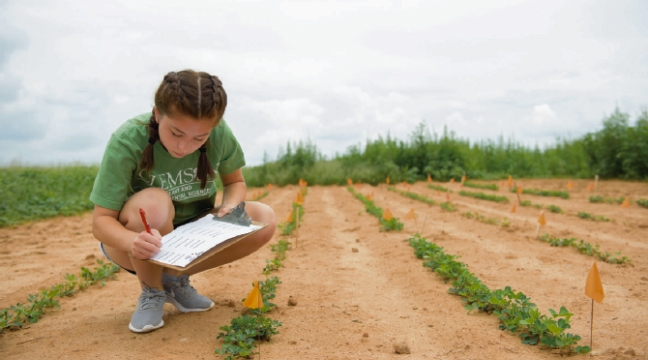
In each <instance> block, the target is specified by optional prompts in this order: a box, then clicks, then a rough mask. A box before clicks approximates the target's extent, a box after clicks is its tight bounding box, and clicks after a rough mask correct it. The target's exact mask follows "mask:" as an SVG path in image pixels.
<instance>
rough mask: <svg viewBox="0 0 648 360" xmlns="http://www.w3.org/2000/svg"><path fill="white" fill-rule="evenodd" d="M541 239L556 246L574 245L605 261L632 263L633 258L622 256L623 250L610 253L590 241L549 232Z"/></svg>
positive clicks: (585, 253)
mask: <svg viewBox="0 0 648 360" xmlns="http://www.w3.org/2000/svg"><path fill="white" fill-rule="evenodd" d="M540 240H541V241H544V242H546V243H549V245H551V246H556V247H568V246H570V247H573V248H575V249H576V250H578V251H579V252H580V253H581V254H584V255H587V256H595V257H597V258H599V259H600V260H602V261H605V262H607V263H610V264H627V265H632V260H630V259H629V258H628V257H627V256H621V252H619V251H617V252H616V253H614V254H610V253H609V252H601V251H599V245H598V244H596V245H592V244H590V243H586V242H585V241H583V240H579V241H578V242H577V240H578V239H576V238H569V239H568V238H557V237H555V236H551V235H549V234H544V235H542V236H541V237H540Z"/></svg>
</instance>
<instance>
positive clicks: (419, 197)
mask: <svg viewBox="0 0 648 360" xmlns="http://www.w3.org/2000/svg"><path fill="white" fill-rule="evenodd" d="M387 190H389V191H393V192H395V193H399V194H401V195H403V196H406V197H408V198H410V199H413V200H418V201H421V202H424V203H426V204H428V205H436V201H434V200H432V199H430V198H428V197H426V196H423V195H419V194H417V193H413V192H411V191H403V190H398V189H396V188H395V187H393V186H388V187H387Z"/></svg>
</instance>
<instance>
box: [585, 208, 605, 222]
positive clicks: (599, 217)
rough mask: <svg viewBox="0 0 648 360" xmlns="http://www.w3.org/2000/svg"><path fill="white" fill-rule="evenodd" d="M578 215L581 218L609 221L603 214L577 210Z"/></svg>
mask: <svg viewBox="0 0 648 360" xmlns="http://www.w3.org/2000/svg"><path fill="white" fill-rule="evenodd" d="M578 217H579V218H581V219H586V220H592V221H605V222H608V221H611V220H610V219H608V218H606V217H605V216H603V215H592V214H590V213H588V212H584V211H579V212H578Z"/></svg>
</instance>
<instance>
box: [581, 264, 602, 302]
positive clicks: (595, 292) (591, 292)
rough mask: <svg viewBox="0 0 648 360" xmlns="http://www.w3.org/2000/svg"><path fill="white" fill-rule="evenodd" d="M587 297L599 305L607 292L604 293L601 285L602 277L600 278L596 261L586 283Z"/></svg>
mask: <svg viewBox="0 0 648 360" xmlns="http://www.w3.org/2000/svg"><path fill="white" fill-rule="evenodd" d="M585 295H587V297H588V298H590V299H592V300H594V301H596V302H597V303H599V304H600V303H601V302H602V301H603V298H604V297H605V292H604V291H603V284H601V276H599V271H598V267H597V266H596V261H594V264H593V265H592V268H591V269H590V271H589V274H587V281H586V282H585Z"/></svg>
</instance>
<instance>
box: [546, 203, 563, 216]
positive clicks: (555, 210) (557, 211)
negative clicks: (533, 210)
mask: <svg viewBox="0 0 648 360" xmlns="http://www.w3.org/2000/svg"><path fill="white" fill-rule="evenodd" d="M547 209H549V211H551V212H552V213H555V214H562V213H563V211H562V209H561V208H560V207H558V206H556V205H549V206H547Z"/></svg>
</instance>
